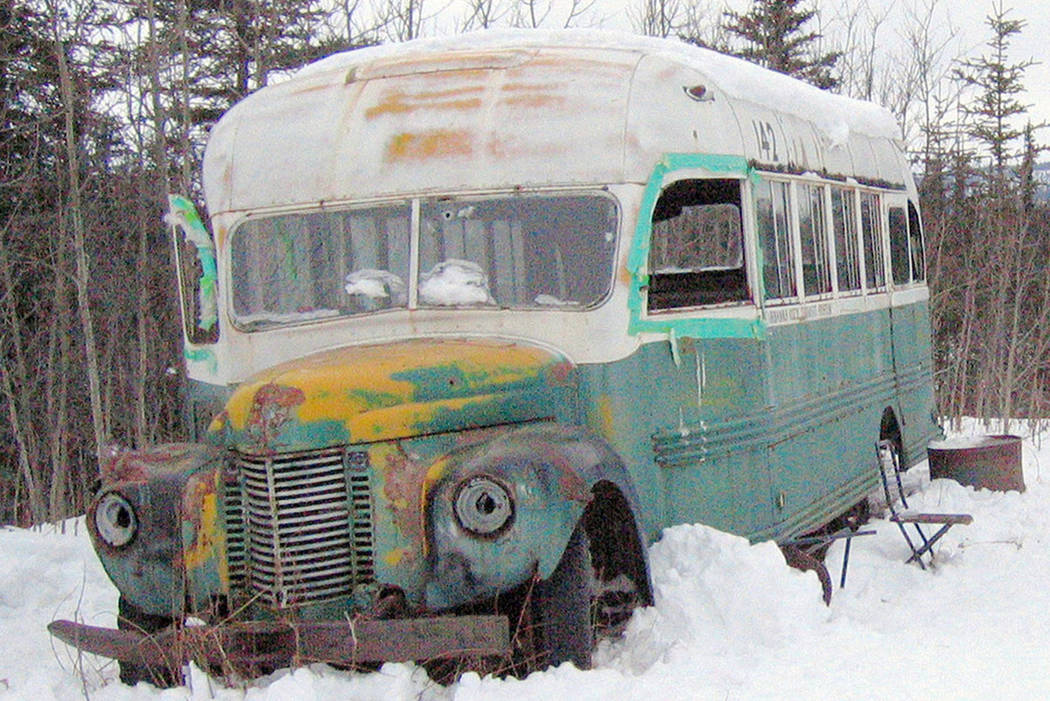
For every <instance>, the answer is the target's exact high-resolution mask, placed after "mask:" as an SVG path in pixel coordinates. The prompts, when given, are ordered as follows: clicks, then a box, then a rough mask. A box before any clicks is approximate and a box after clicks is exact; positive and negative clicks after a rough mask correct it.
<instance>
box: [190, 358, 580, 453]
mask: <svg viewBox="0 0 1050 701" xmlns="http://www.w3.org/2000/svg"><path fill="white" fill-rule="evenodd" d="M574 367H575V366H574V365H573V364H572V363H570V362H568V361H567V360H566V359H565V358H563V357H561V356H559V355H556V354H554V353H551V352H550V351H547V350H544V349H540V348H537V347H534V346H528V345H524V344H518V343H509V342H505V341H491V340H488V341H481V340H469V341H468V340H433V339H431V340H426V341H424V340H419V341H405V342H400V343H395V344H389V345H383V346H358V347H349V348H345V349H340V350H336V351H330V352H327V353H322V354H318V355H316V356H311V357H308V358H304V359H301V360H297V361H293V362H290V363H286V364H284V365H281V366H278V367H276V368H273V369H272V370H269V371H267V372H265V373H263V374H262V375H261V376H259V377H257V378H254V379H251V380H248V381H247V382H245V383H244V384H242V385H241V386H240V387H239V388H238V389H237V390H236V391H235V392H234V393H233V396H232V397H231V398H230V400H229V401H228V402H227V405H226V416H225V421H221V420H219V419H218V418H217V419H216V421H213V422H212V425H211V428H210V430H212V431H221V432H223V434H224V435H225V436H226V439H225V440H226V442H227V443H228V444H229V445H231V446H242V447H244V448H245V449H248V450H250V451H252V452H258V451H260V450H263V451H265V450H271V449H276V448H277V447H278V446H280V447H281V449H286V450H288V449H314V448H318V447H321V446H323V445H340V444H346V443H350V442H353V441H362V440H364V441H370V442H371V441H384V440H391V439H397V438H407V437H411V436H416V435H422V434H428V433H437V432H441V431H461V430H463V429H464V428H472V427H483V426H487V425H494V424H501V423H507V422H520V421H527V420H531V419H536V418H542V417H546V416H550V415H551V411H552V409H551V406H552V404H553V405H554V406H559V407H562V408H565V407H571V406H572V401H573V399H572V397H573V396H574V390H573V388H574V387H575V384H574V383H575V374H574ZM267 385H272V387H270V388H269V389H264V387H266V386H267Z"/></svg>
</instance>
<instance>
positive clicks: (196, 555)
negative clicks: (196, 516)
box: [182, 492, 228, 585]
mask: <svg viewBox="0 0 1050 701" xmlns="http://www.w3.org/2000/svg"><path fill="white" fill-rule="evenodd" d="M199 508H200V525H198V526H197V538H196V540H194V542H193V543H191V544H190V545H189V547H187V548H186V552H185V553H183V556H182V561H183V564H184V566H185V567H186V569H187V570H195V569H199V568H200V567H202V566H203V565H204V564H205V563H206V562H207V561H208V560H211V559H214V558H215V554H216V552H215V551H216V545H217V544H218V534H219V509H218V499H217V498H216V496H215V492H209V493H207V494H204V495H203V497H202V498H201V500H200V502H199ZM220 576H222V573H220ZM226 579H228V574H227V575H226ZM223 584H224V585H225V582H223Z"/></svg>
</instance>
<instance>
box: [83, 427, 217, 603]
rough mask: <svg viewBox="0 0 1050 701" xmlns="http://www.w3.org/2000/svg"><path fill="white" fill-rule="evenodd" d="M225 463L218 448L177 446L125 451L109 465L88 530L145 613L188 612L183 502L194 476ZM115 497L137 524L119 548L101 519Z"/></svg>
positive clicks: (116, 579) (123, 589)
mask: <svg viewBox="0 0 1050 701" xmlns="http://www.w3.org/2000/svg"><path fill="white" fill-rule="evenodd" d="M221 462H222V452H221V451H220V450H218V449H216V448H213V447H209V446H204V445H197V444H189V443H175V444H167V445H159V446H152V447H149V448H145V449H142V450H129V451H123V452H121V453H119V454H117V455H116V456H114V457H113V458H111V459H110V460H108V461H107V462H106V463H105V464H104V466H103V470H102V483H101V487H100V488H99V490H98V493H97V494H96V496H95V499H94V500H93V501H92V503H91V505H90V506H89V507H88V510H87V524H88V532H89V534H90V535H91V540H92V542H93V544H94V546H95V551H96V552H97V553H98V556H99V559H100V560H101V561H102V566H103V567H104V568H105V570H106V573H107V574H108V575H109V578H110V579H111V580H112V581H113V584H114V585H116V587H117V589H118V590H119V591H120V594H121V596H123V597H124V598H125V599H126V600H128V601H129V602H130V603H131V604H133V605H134V606H136V607H137V608H139V609H141V610H142V611H144V612H146V613H149V614H153V615H157V616H176V617H177V616H180V615H182V614H183V613H184V607H185V592H184V584H183V567H182V551H183V548H182V528H181V524H180V520H181V518H180V514H181V509H180V502H181V500H182V498H183V493H184V491H185V488H186V485H187V482H188V481H189V480H190V479H191V478H192V477H193V476H194V475H197V474H199V473H201V472H204V471H207V470H211V469H218V467H219V466H220V465H221ZM113 493H116V494H117V495H119V496H120V497H122V498H123V499H124V500H126V502H127V503H128V504H129V505H130V507H131V510H132V512H133V517H132V518H133V522H134V523H135V526H136V527H135V532H134V534H133V536H132V537H131V540H130V541H129V542H127V543H126V544H123V545H120V546H116V547H115V546H113V545H111V544H109V543H107V542H106V540H105V539H104V538H103V537H101V535H100V533H99V529H98V520H97V512H98V507H99V504H100V502H102V500H104V499H105V498H106V497H107V495H110V494H113Z"/></svg>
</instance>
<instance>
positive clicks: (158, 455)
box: [99, 443, 185, 483]
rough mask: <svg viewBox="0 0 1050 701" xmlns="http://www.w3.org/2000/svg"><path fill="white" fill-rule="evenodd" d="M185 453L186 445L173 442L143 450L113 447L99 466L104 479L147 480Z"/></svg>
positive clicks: (109, 481)
mask: <svg viewBox="0 0 1050 701" xmlns="http://www.w3.org/2000/svg"><path fill="white" fill-rule="evenodd" d="M183 453H185V446H184V445H183V444H179V443H173V444H169V445H166V446H155V447H150V448H145V449H143V450H126V449H121V448H115V449H111V450H110V452H109V454H108V455H107V456H106V457H105V458H104V459H103V461H102V463H101V465H100V466H99V471H100V472H101V474H102V479H103V481H105V482H107V483H112V482H146V481H148V480H149V478H150V475H151V474H153V473H154V471H155V469H156V468H157V467H160V466H165V465H166V464H167V463H172V462H176V461H177V460H178V459H179V458H180V457H182V454H183Z"/></svg>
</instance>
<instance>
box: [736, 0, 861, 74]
mask: <svg viewBox="0 0 1050 701" xmlns="http://www.w3.org/2000/svg"><path fill="white" fill-rule="evenodd" d="M800 4H801V0H754V2H753V4H752V5H751V9H750V10H749V11H748V12H747V13H745V14H739V13H737V12H726V13H725V19H726V21H727V23H726V30H727V31H728V32H729V34H730V35H735V36H737V37H739V38H741V39H743V40H744V42H745V45H744V48H742V49H740V50H739V51H734V52H732V53H734V55H736V56H740V57H741V58H745V59H747V60H749V61H753V62H754V63H758V64H759V65H762V66H765V67H766V68H771V69H772V70H774V71H778V72H780V73H785V74H787V75H790V76H794V77H796V78H800V79H802V80H805V81H807V82H809V83H812V84H813V85H816V86H817V87H818V88H824V89H827V90H831V89H834V88H837V87H838V85H839V81H838V80H837V79H836V78H835V77H834V76H833V75H832V69H834V67H835V64H836V62H837V61H838V59H839V56H841V54H840V53H838V52H834V51H833V52H828V53H820V52H819V49H818V47H817V45H816V44H815V42H817V40H819V39H820V38H821V35H820V34H818V33H816V32H807V31H805V30H804V28H803V26H804V25H805V24H807V23H808V22H809V21H810V20H811V19H813V18H814V17H815V16H816V14H817V11H816V10H815V9H804V8H802V7H800Z"/></svg>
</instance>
